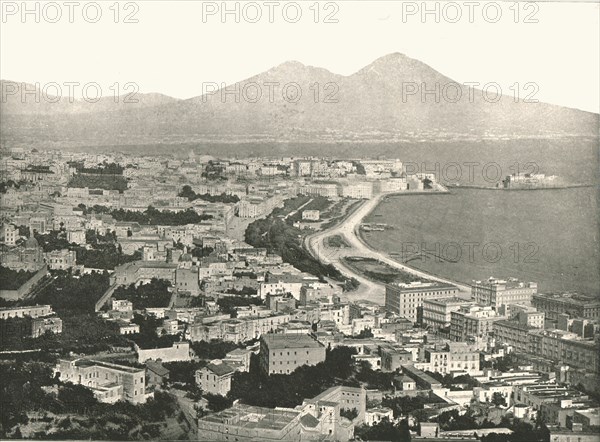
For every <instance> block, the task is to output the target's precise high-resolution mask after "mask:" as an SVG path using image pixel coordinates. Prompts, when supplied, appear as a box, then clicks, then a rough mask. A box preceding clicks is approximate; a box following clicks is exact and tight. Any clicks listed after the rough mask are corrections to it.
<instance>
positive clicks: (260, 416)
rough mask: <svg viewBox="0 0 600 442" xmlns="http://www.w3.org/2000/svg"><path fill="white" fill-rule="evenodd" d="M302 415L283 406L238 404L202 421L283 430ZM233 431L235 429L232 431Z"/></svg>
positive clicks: (248, 427)
mask: <svg viewBox="0 0 600 442" xmlns="http://www.w3.org/2000/svg"><path fill="white" fill-rule="evenodd" d="M299 415H300V411H296V410H291V409H282V408H275V409H271V408H263V407H254V406H251V405H244V404H237V405H234V406H233V407H231V408H228V409H227V410H223V411H221V412H219V413H213V414H210V415H208V416H205V417H203V418H202V419H200V421H199V422H200V423H201V422H202V421H205V422H212V423H218V424H226V425H227V426H228V427H229V428H230V430H231V429H233V428H235V427H237V428H243V429H246V430H252V429H265V430H282V429H283V428H285V427H286V426H287V425H289V424H290V423H291V422H292V421H293V420H294V419H296V418H297V417H298V416H299ZM231 432H232V433H233V431H231Z"/></svg>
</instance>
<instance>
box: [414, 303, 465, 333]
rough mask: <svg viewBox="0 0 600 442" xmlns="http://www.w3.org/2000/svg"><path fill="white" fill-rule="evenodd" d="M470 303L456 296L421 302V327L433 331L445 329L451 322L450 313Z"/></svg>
mask: <svg viewBox="0 0 600 442" xmlns="http://www.w3.org/2000/svg"><path fill="white" fill-rule="evenodd" d="M469 304H470V303H469V302H468V301H466V300H465V299H463V298H458V297H456V296H453V297H449V298H439V299H435V298H434V299H424V300H423V326H425V327H431V328H432V329H433V330H438V329H440V328H447V327H449V326H450V323H451V321H452V312H455V311H457V310H459V309H460V308H461V307H462V306H464V305H469Z"/></svg>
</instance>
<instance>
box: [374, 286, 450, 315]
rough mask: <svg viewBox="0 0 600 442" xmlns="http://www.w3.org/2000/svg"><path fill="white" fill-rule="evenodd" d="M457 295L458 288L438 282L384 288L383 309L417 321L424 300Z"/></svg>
mask: <svg viewBox="0 0 600 442" xmlns="http://www.w3.org/2000/svg"><path fill="white" fill-rule="evenodd" d="M456 293H458V288H457V287H456V286H453V285H450V284H443V283H439V282H411V283H408V284H403V283H400V284H387V285H386V286H385V308H386V309H387V310H388V311H390V312H393V313H396V314H397V315H399V316H401V317H403V318H406V319H410V320H412V321H413V322H416V321H417V310H418V308H419V307H422V305H423V301H424V300H425V299H432V298H441V297H448V296H451V295H454V294H456Z"/></svg>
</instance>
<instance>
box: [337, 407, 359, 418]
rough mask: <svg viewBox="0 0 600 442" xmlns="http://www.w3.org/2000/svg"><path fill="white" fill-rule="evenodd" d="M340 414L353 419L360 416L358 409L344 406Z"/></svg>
mask: <svg viewBox="0 0 600 442" xmlns="http://www.w3.org/2000/svg"><path fill="white" fill-rule="evenodd" d="M340 416H343V417H345V418H346V419H348V420H351V421H352V420H354V419H356V417H357V416H358V410H357V409H356V408H342V409H341V410H340Z"/></svg>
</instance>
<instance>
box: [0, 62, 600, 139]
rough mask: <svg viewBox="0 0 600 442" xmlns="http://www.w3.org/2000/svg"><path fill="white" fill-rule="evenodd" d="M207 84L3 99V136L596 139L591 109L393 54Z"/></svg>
mask: <svg viewBox="0 0 600 442" xmlns="http://www.w3.org/2000/svg"><path fill="white" fill-rule="evenodd" d="M214 89H216V88H213V89H211V90H210V91H211V92H207V93H206V94H204V95H202V96H198V97H194V98H191V99H188V100H176V99H173V98H170V97H166V96H162V95H159V94H137V98H139V99H140V102H139V103H136V104H130V103H124V102H122V100H119V103H117V104H115V103H114V102H113V100H111V99H104V100H101V101H100V102H99V103H95V104H94V105H91V104H88V103H78V104H77V105H69V104H68V103H63V102H62V101H61V102H60V103H58V104H56V105H49V104H48V103H45V104H40V105H37V106H35V104H27V105H24V104H22V103H15V102H14V100H12V101H11V100H6V101H7V102H6V103H4V101H5V100H3V103H2V108H1V110H2V116H3V118H2V122H1V126H0V127H1V129H2V142H3V143H6V144H9V143H30V144H31V143H33V144H39V143H42V144H44V143H46V144H59V145H60V144H61V143H64V144H65V145H67V144H68V145H84V144H85V145H122V144H141V143H180V142H202V141H215V142H219V141H233V142H236V141H240V142H241V141H261V140H262V141H304V142H329V141H353V140H354V141H368V140H377V141H384V140H385V141H387V140H389V141H392V140H396V141H398V140H406V139H408V140H410V139H427V140H438V139H466V138H468V139H477V138H481V137H486V138H511V139H515V138H517V139H518V138H536V137H537V138H543V137H565V136H569V137H572V136H594V137H597V136H598V132H597V131H598V124H599V115H598V114H593V113H589V112H584V111H580V110H576V109H571V108H565V107H560V106H555V105H550V104H545V103H528V102H524V101H523V100H518V102H515V100H514V98H513V97H512V96H500V97H495V94H494V91H493V90H490V91H489V92H488V95H485V94H484V93H483V92H482V91H480V90H470V89H469V88H468V87H466V86H464V85H459V84H458V83H456V82H454V81H453V80H451V79H450V78H448V77H446V76H444V75H443V74H441V73H439V72H437V71H436V70H435V69H433V68H431V67H430V66H428V65H426V64H424V63H422V62H420V61H418V60H415V59H412V58H409V57H407V56H405V55H403V54H399V53H394V54H390V55H387V56H384V57H381V58H379V59H377V60H375V61H374V62H373V63H371V64H369V65H368V66H365V67H364V68H362V69H361V70H359V71H358V72H356V73H354V74H352V75H349V76H343V75H338V74H334V73H331V72H329V71H327V70H326V69H322V68H318V67H312V66H305V65H304V64H302V63H299V62H297V61H290V62H286V63H283V64H281V65H279V66H276V67H273V68H272V69H270V70H268V71H266V72H263V73H260V74H258V75H256V76H254V77H251V78H248V79H246V80H243V81H240V82H238V83H236V84H234V85H230V86H227V87H226V88H224V89H221V90H218V91H217V90H214ZM436 89H437V91H438V94H437V99H436V95H435V94H433V93H429V94H424V95H423V94H422V93H421V92H425V91H435V90H436ZM205 90H207V91H208V89H205ZM298 93H300V94H299V95H298ZM9 98H11V97H9ZM63 101H64V100H63Z"/></svg>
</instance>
